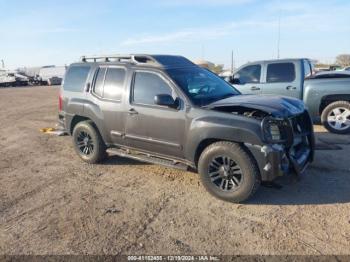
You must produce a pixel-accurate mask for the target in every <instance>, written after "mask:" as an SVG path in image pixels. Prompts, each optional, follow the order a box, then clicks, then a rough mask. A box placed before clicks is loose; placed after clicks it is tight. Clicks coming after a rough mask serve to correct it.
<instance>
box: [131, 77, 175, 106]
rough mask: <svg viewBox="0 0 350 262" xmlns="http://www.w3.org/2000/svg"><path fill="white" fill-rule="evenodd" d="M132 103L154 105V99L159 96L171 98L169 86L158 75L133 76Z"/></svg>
mask: <svg viewBox="0 0 350 262" xmlns="http://www.w3.org/2000/svg"><path fill="white" fill-rule="evenodd" d="M133 92H134V93H133V101H134V102H135V103H138V104H146V105H154V97H155V96H156V95H160V94H168V95H171V96H172V90H171V88H170V87H169V85H168V84H167V83H166V82H165V81H164V80H163V79H162V78H160V77H159V76H158V75H156V74H152V73H146V72H137V73H136V74H135V81H134V89H133Z"/></svg>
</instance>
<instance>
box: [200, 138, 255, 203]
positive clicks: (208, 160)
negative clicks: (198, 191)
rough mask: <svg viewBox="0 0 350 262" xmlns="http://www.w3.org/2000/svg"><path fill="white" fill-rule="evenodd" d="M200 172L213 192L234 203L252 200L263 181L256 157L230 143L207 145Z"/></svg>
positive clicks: (202, 179)
mask: <svg viewBox="0 0 350 262" xmlns="http://www.w3.org/2000/svg"><path fill="white" fill-rule="evenodd" d="M225 159H226V160H225ZM214 160H215V161H214ZM224 161H225V162H226V163H225V162H224ZM228 162H229V163H230V164H229V165H228ZM228 166H230V167H229V168H228ZM198 172H199V175H200V178H201V181H202V183H203V185H204V187H205V188H206V189H207V191H208V192H209V193H210V194H212V195H213V196H215V197H217V198H219V199H222V200H225V201H229V202H234V203H240V202H243V201H245V200H247V199H249V198H250V197H251V196H252V195H254V193H255V192H256V190H257V189H258V188H259V186H260V183H261V177H260V173H259V170H258V167H257V164H256V162H255V159H253V157H252V156H251V155H250V154H249V153H248V152H247V151H246V150H245V149H244V148H242V147H241V146H240V145H238V144H235V143H231V142H217V143H213V144H211V145H210V146H208V147H207V148H206V149H205V150H204V151H203V153H202V154H201V156H200V158H199V161H198ZM231 177H232V178H231ZM222 181H225V182H222ZM222 183H224V184H222ZM225 189H227V190H225Z"/></svg>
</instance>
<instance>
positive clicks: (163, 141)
mask: <svg viewBox="0 0 350 262" xmlns="http://www.w3.org/2000/svg"><path fill="white" fill-rule="evenodd" d="M59 122H60V125H61V126H62V128H63V129H65V130H67V132H68V133H69V134H71V135H72V136H73V139H72V141H73V146H74V149H75V151H76V153H77V154H78V156H79V157H80V158H81V159H82V160H84V161H86V162H88V163H97V162H100V161H102V160H103V159H104V158H105V157H106V150H107V151H108V152H109V153H111V154H116V155H120V156H124V157H129V158H132V159H137V160H141V161H145V162H151V163H156V164H161V165H166V166H170V167H174V168H181V169H185V170H186V169H188V168H190V169H192V170H193V169H194V170H197V171H198V173H199V174H200V177H201V180H202V183H203V185H204V186H205V188H206V189H207V190H208V191H209V192H210V193H211V194H213V195H214V196H216V197H218V198H221V199H224V200H229V201H233V202H241V201H244V200H246V199H247V198H249V197H250V196H251V195H252V194H254V192H255V191H256V190H257V188H258V186H259V184H260V182H261V181H265V182H271V181H273V180H274V179H275V178H276V177H278V176H282V175H285V174H288V173H296V174H301V173H302V172H303V171H304V170H305V168H306V167H307V166H308V164H309V163H310V162H312V160H313V156H314V133H313V125H312V122H311V118H310V116H309V113H308V111H307V110H306V108H305V107H304V104H303V103H302V102H301V101H300V100H298V99H293V98H281V97H274V96H268V97H267V96H265V97H262V96H244V95H241V94H240V93H239V92H238V91H237V90H236V89H234V88H232V86H231V85H229V84H228V83H227V82H225V81H224V80H222V79H220V78H219V77H218V76H217V75H215V74H214V73H212V72H210V71H209V70H207V69H203V68H200V67H198V66H196V65H195V64H193V63H192V62H191V61H189V60H187V59H186V58H184V57H181V56H168V55H154V56H150V55H125V56H110V57H92V58H86V57H83V58H82V61H81V62H79V63H74V64H72V65H71V66H70V67H69V69H68V71H67V74H66V76H65V80H64V84H63V86H62V88H61V91H60V96H59Z"/></svg>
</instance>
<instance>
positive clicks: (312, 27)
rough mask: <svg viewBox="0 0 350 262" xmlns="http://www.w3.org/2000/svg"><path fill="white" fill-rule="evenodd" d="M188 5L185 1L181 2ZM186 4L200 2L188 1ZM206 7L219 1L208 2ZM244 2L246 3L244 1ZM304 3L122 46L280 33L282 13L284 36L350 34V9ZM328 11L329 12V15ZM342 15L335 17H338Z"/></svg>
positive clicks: (270, 7)
mask: <svg viewBox="0 0 350 262" xmlns="http://www.w3.org/2000/svg"><path fill="white" fill-rule="evenodd" d="M179 2H183V3H185V1H182V0H180V1H177V3H178V4H179ZM186 2H189V3H188V4H190V3H194V2H199V1H196V0H188V1H186ZM203 2H205V3H214V2H217V1H211V0H205V1H203ZM218 2H221V3H225V2H236V3H238V2H240V1H239V0H236V1H230V0H218ZM241 2H242V1H241ZM311 7H312V6H310V5H309V4H307V3H303V2H288V1H287V2H283V3H281V2H280V1H277V2H270V3H268V4H266V5H265V6H264V8H262V9H261V10H259V12H257V13H256V14H253V15H252V16H251V18H250V19H242V20H238V21H233V22H229V23H225V24H217V25H212V26H206V27H198V28H184V29H180V30H178V31H174V32H170V33H158V34H147V35H143V36H139V37H132V38H129V39H127V40H125V41H123V42H122V43H121V45H122V46H131V45H139V44H154V43H167V42H172V41H182V42H186V41H187V42H188V41H198V40H200V41H204V40H209V39H216V38H220V37H224V36H227V35H232V34H238V33H240V32H245V33H249V32H251V33H252V34H256V33H260V32H263V31H264V30H265V31H267V32H273V31H276V30H277V26H278V16H279V13H280V12H281V27H282V30H283V33H286V34H288V35H289V34H291V33H294V32H295V33H315V32H318V33H326V32H331V33H334V32H349V31H350V28H349V26H348V23H346V21H345V20H346V19H347V17H348V13H349V12H350V5H343V6H339V5H338V6H336V7H335V6H332V5H328V6H327V5H320V6H314V7H313V8H311ZM327 10H329V11H328V12H327ZM335 13H336V14H338V15H337V16H334V14H335Z"/></svg>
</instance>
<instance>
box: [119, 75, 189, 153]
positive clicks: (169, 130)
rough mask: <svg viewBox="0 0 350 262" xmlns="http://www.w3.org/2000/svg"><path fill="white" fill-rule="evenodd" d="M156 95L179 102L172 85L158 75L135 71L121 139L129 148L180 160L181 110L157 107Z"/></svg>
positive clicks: (183, 112) (182, 127)
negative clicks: (168, 96)
mask: <svg viewBox="0 0 350 262" xmlns="http://www.w3.org/2000/svg"><path fill="white" fill-rule="evenodd" d="M160 94H168V95H171V96H172V97H173V98H174V99H179V97H178V95H177V94H176V92H175V89H174V87H173V86H172V84H171V83H170V82H169V81H168V80H167V79H166V77H165V76H163V75H162V74H161V73H160V72H155V71H135V72H134V77H133V83H132V86H131V88H130V101H129V104H128V114H127V120H126V130H125V139H126V143H127V145H128V146H129V147H132V148H137V149H140V150H144V151H148V152H153V153H156V154H161V155H170V156H173V157H177V158H183V156H184V152H183V141H184V131H185V121H186V120H185V110H184V106H183V103H182V102H181V100H180V106H179V109H175V108H169V107H166V106H159V105H156V104H155V99H154V97H155V96H156V95H160Z"/></svg>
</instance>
